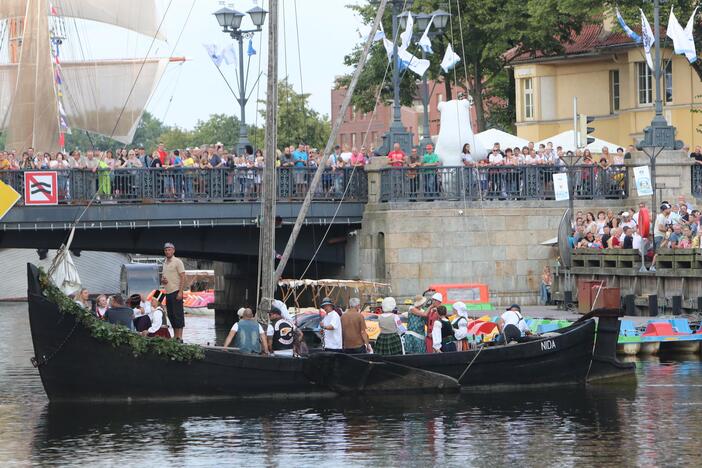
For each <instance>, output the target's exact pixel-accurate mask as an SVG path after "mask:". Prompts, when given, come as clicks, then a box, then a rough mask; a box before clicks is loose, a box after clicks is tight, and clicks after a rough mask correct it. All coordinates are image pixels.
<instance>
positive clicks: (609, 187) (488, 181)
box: [380, 165, 629, 202]
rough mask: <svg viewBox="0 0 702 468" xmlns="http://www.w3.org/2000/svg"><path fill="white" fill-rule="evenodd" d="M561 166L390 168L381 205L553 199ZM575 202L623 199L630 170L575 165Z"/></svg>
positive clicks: (383, 175) (384, 175) (383, 177)
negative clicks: (398, 202)
mask: <svg viewBox="0 0 702 468" xmlns="http://www.w3.org/2000/svg"><path fill="white" fill-rule="evenodd" d="M567 171H568V169H567V168H566V167H563V166H553V165H550V166H549V165H539V166H536V165H534V166H474V167H462V166H459V167H416V168H409V167H390V168H386V169H382V170H381V195H380V200H381V201H382V202H391V201H432V200H467V201H477V200H554V199H555V191H554V187H553V175H554V174H557V173H559V172H567ZM571 173H572V178H573V193H574V198H575V199H577V200H593V199H624V198H627V197H628V193H629V179H628V174H627V170H626V167H624V166H611V167H609V168H606V169H605V168H602V167H599V166H594V165H580V166H573V167H572V169H571Z"/></svg>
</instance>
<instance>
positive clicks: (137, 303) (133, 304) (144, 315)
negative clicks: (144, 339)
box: [128, 294, 151, 333]
mask: <svg viewBox="0 0 702 468" xmlns="http://www.w3.org/2000/svg"><path fill="white" fill-rule="evenodd" d="M128 303H129V307H130V308H131V309H132V310H133V311H134V329H135V330H136V331H137V332H139V333H141V332H142V331H144V330H146V329H148V328H149V327H150V326H151V317H150V315H151V303H150V302H144V301H142V300H141V294H132V295H131V296H129V300H128Z"/></svg>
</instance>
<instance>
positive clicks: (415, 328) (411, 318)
mask: <svg viewBox="0 0 702 468" xmlns="http://www.w3.org/2000/svg"><path fill="white" fill-rule="evenodd" d="M426 302H427V300H426V298H425V297H424V296H417V297H415V298H414V303H413V304H412V307H410V309H409V313H408V314H407V332H406V333H405V353H406V354H419V353H426V352H427V347H426V326H427V315H429V314H428V312H427V311H425V310H423V309H422V307H423V306H424V304H425V303H426Z"/></svg>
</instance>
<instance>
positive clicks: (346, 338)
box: [341, 297, 371, 354]
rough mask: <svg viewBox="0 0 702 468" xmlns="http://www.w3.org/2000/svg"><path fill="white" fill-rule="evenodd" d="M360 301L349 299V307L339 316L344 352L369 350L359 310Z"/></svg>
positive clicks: (357, 352) (363, 322)
mask: <svg viewBox="0 0 702 468" xmlns="http://www.w3.org/2000/svg"><path fill="white" fill-rule="evenodd" d="M360 305H361V301H360V300H359V299H358V298H357V297H352V298H351V299H349V309H348V310H347V311H346V312H345V313H344V315H342V316H341V332H342V338H343V348H344V353H346V354H363V353H368V352H370V351H371V347H370V344H369V342H368V332H367V331H366V321H365V319H364V318H363V315H361V312H359V310H358V309H359V306H360Z"/></svg>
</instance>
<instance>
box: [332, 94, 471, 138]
mask: <svg viewBox="0 0 702 468" xmlns="http://www.w3.org/2000/svg"><path fill="white" fill-rule="evenodd" d="M432 89H433V94H432V95H431V98H430V99H429V128H430V134H431V136H432V138H435V137H436V136H438V135H439V128H440V123H441V113H440V112H439V110H438V108H437V107H438V104H439V103H440V102H442V101H445V100H446V99H445V94H446V88H445V86H444V84H443V83H437V84H436V87H434V81H429V92H430V93H431V92H432ZM421 91H422V90H421V83H420V84H419V86H418V88H417V95H418V96H420V95H421V94H420V93H421ZM462 91H463V90H461V89H460V88H457V87H454V88H453V90H452V92H453V97H454V98H455V97H456V96H458V93H459V92H462ZM345 95H346V88H341V89H332V91H331V112H332V116H331V118H332V122H334V121H335V120H336V117H337V115H338V112H339V109H340V108H341V102H342V101H343V100H344V96H345ZM471 120H472V121H473V128H475V125H476V121H475V111H474V110H473V109H471ZM391 122H392V104H390V105H386V104H381V105H379V106H378V107H377V109H376V111H375V114H373V113H372V112H367V113H362V112H355V110H354V109H351V108H349V109H348V110H347V115H346V118H345V119H344V123H343V124H342V125H341V129H340V130H339V135H338V136H337V138H336V143H337V144H338V145H341V146H342V147H343V146H344V145H348V147H349V149H351V148H352V147H353V146H356V147H358V148H359V149H360V148H361V146H362V145H363V144H364V142H365V145H366V146H367V147H369V148H377V147H378V146H380V145H382V143H383V135H384V134H385V132H387V130H388V128H390V123H391ZM422 122H423V108H422V100H421V99H420V98H418V99H417V100H415V102H414V105H413V106H412V107H407V106H403V107H402V124H403V125H404V126H405V128H406V129H407V130H409V131H410V132H412V133H413V134H414V144H415V145H418V144H419V140H420V139H421V138H422V133H423V128H422Z"/></svg>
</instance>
